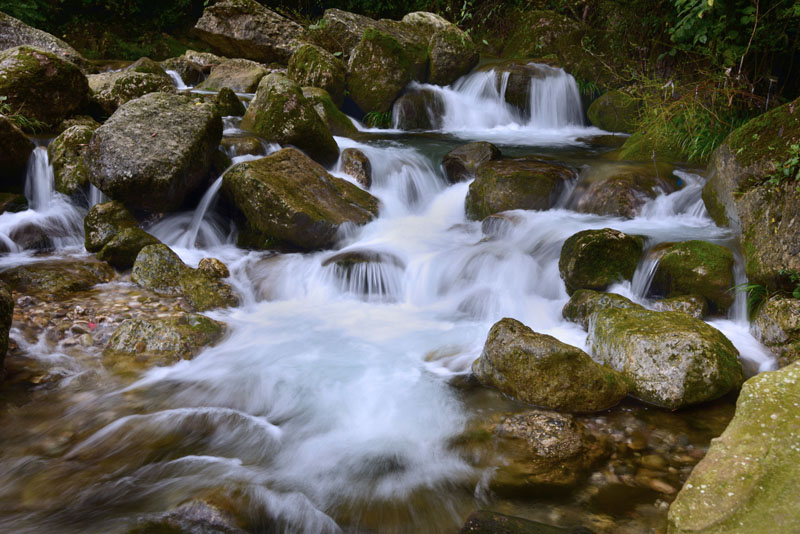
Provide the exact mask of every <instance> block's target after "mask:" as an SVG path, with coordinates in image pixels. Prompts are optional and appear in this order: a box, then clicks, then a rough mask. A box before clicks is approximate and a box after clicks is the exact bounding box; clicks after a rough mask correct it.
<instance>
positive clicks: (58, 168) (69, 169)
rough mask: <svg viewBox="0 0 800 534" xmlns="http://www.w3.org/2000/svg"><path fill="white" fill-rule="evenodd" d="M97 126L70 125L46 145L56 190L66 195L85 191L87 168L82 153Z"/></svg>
mask: <svg viewBox="0 0 800 534" xmlns="http://www.w3.org/2000/svg"><path fill="white" fill-rule="evenodd" d="M96 129H97V128H91V127H88V126H70V127H69V128H67V129H66V130H64V131H63V132H61V134H60V135H59V136H58V137H56V138H55V139H54V140H53V142H52V143H50V145H49V146H48V147H47V152H48V154H49V157H50V163H51V164H52V165H53V177H54V181H55V187H56V191H58V192H59V193H63V194H65V195H67V196H72V195H75V194H77V193H79V192H85V190H86V189H87V188H88V185H89V169H87V168H86V162H85V161H84V154H85V152H86V149H87V148H88V146H89V141H91V139H92V135H93V134H94V131H95V130H96Z"/></svg>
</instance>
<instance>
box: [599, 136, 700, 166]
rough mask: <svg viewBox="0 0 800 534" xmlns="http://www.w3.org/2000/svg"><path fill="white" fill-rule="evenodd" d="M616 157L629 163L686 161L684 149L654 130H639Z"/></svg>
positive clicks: (627, 140) (620, 149)
mask: <svg viewBox="0 0 800 534" xmlns="http://www.w3.org/2000/svg"><path fill="white" fill-rule="evenodd" d="M614 157H615V158H616V159H619V160H627V161H653V160H655V161H686V159H687V156H686V154H685V153H684V151H683V148H682V147H681V146H680V145H679V144H678V143H677V142H676V141H675V140H674V139H673V138H668V137H667V138H665V137H664V136H663V135H661V133H660V132H656V131H653V130H637V131H635V132H634V133H633V135H631V136H630V137H629V138H627V139H626V140H625V142H624V143H623V144H622V146H621V147H620V148H619V150H617V151H616V152H615V153H614Z"/></svg>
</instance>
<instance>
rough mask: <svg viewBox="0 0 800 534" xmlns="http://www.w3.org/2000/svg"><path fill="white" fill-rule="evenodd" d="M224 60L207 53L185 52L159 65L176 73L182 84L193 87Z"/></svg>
mask: <svg viewBox="0 0 800 534" xmlns="http://www.w3.org/2000/svg"><path fill="white" fill-rule="evenodd" d="M225 59H226V58H224V57H220V56H217V55H215V54H211V53H209V52H196V51H194V50H187V51H186V52H184V53H183V54H182V55H180V56H178V57H172V58H169V59H165V60H164V61H162V62H161V63H160V65H161V67H163V68H164V70H173V71H175V72H177V73H178V74H179V75H180V77H181V79H182V80H183V82H184V83H186V84H188V85H195V84H198V83H200V82H201V81H203V79H204V78H205V76H206V74H208V73H210V72H211V69H213V68H214V67H215V66H216V65H219V64H220V63H222V62H223V61H225Z"/></svg>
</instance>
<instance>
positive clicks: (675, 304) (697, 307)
mask: <svg viewBox="0 0 800 534" xmlns="http://www.w3.org/2000/svg"><path fill="white" fill-rule="evenodd" d="M652 306H653V309H654V310H656V311H674V312H682V313H685V314H687V315H690V316H692V317H694V318H695V319H703V318H704V317H706V316H707V315H708V313H709V309H708V300H706V298H705V297H703V296H701V295H682V296H680V297H671V298H668V299H661V300H656V301H655V302H653V303H652Z"/></svg>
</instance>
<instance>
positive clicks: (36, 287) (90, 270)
mask: <svg viewBox="0 0 800 534" xmlns="http://www.w3.org/2000/svg"><path fill="white" fill-rule="evenodd" d="M113 277H114V270H113V269H112V268H111V267H109V266H108V265H106V264H105V263H101V262H98V261H85V260H54V261H42V262H37V263H30V264H28V265H21V266H19V267H13V268H11V269H9V270H7V271H4V272H3V273H0V280H2V281H3V282H5V283H6V284H8V286H9V287H11V289H13V290H14V291H17V292H19V293H22V294H23V295H34V296H36V297H38V298H40V299H42V300H45V301H54V300H59V299H63V298H65V297H67V296H68V295H69V294H70V293H75V292H76V291H83V290H85V289H89V288H90V287H92V286H93V285H96V284H102V283H104V282H108V281H109V280H111V279H112V278H113Z"/></svg>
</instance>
